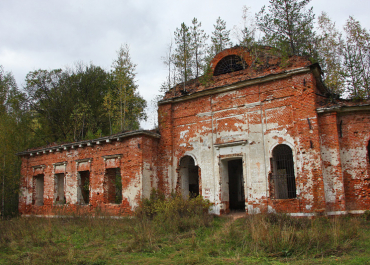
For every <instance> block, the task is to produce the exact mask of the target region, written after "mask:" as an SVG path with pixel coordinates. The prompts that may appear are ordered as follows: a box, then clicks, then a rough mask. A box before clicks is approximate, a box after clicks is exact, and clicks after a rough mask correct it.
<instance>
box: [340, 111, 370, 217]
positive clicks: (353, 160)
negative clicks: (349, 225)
mask: <svg viewBox="0 0 370 265" xmlns="http://www.w3.org/2000/svg"><path fill="white" fill-rule="evenodd" d="M340 122H342V126H341V127H342V137H341V138H340V139H339V142H340V155H341V164H342V171H343V178H344V190H345V196H346V207H347V210H368V209H370V172H369V162H368V157H367V155H368V154H367V146H368V143H369V139H370V111H354V112H350V113H341V114H340V115H339V117H338V124H340ZM338 126H339V125H338Z"/></svg>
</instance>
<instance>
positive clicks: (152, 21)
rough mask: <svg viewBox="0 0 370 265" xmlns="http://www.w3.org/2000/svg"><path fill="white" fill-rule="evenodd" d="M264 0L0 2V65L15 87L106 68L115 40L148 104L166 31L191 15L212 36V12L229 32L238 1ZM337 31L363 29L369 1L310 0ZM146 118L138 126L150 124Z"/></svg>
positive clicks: (160, 70) (256, 5)
mask: <svg viewBox="0 0 370 265" xmlns="http://www.w3.org/2000/svg"><path fill="white" fill-rule="evenodd" d="M268 2H269V1H268V0H259V1H252V0H244V1H241V0H229V1H225V0H222V1H221V0H186V1H185V0H177V1H171V0H156V1H153V0H104V1H102V0H101V1H98V0H58V1H56V0H43V1H41V0H33V1H30V0H22V1H21V0H1V1H0V65H2V66H3V67H4V69H5V71H7V72H12V73H13V75H14V77H15V78H16V81H17V84H18V86H19V87H22V86H23V85H24V79H25V76H26V75H27V73H28V72H30V71H34V70H38V69H46V70H51V69H57V68H65V67H68V66H73V65H74V64H75V63H77V62H84V63H85V64H89V63H93V64H94V65H97V66H100V67H102V68H104V69H106V70H110V67H111V64H112V61H113V60H114V59H115V58H116V52H117V50H118V49H119V48H120V46H121V44H123V43H127V44H129V46H130V51H131V57H132V60H133V62H134V63H135V64H137V68H136V72H137V82H138V85H139V92H140V94H141V95H142V96H143V97H144V98H145V99H146V100H147V101H148V105H149V104H150V101H151V100H152V99H153V98H154V96H155V95H156V94H158V89H159V87H160V84H161V83H162V81H163V80H164V79H165V76H166V70H165V67H164V65H163V63H162V60H161V56H164V55H165V52H166V49H167V46H168V44H169V42H170V38H171V36H172V33H173V32H174V31H175V29H176V27H179V26H180V24H181V23H182V22H185V24H187V25H190V24H191V20H192V18H194V17H196V18H197V19H198V21H200V22H201V23H202V27H203V28H204V30H205V31H206V32H207V33H208V34H211V32H212V31H213V24H214V23H215V21H216V19H217V17H219V16H220V17H221V18H222V19H224V20H225V21H226V23H227V27H228V29H232V28H233V27H234V26H235V25H240V23H241V20H242V19H241V16H242V9H243V6H247V7H250V11H251V13H252V14H254V13H256V12H258V11H259V10H260V9H261V7H262V6H263V5H268ZM310 6H313V8H314V13H315V14H316V16H318V15H319V14H320V13H321V12H322V11H325V12H327V13H328V15H329V17H330V18H332V20H333V21H335V22H336V24H337V27H338V28H342V27H343V25H344V23H345V21H346V20H347V18H348V16H354V17H355V18H356V19H357V20H359V21H360V22H361V25H362V27H366V28H367V29H369V28H370V16H369V10H370V1H369V0H351V1H349V0H312V1H311V3H310ZM152 126H153V118H149V119H148V121H147V122H143V123H142V127H144V128H145V129H150V128H151V127H152Z"/></svg>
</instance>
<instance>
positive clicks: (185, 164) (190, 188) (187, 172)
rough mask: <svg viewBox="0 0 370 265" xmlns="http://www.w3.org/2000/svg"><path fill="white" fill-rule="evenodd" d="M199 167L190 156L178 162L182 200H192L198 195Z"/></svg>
mask: <svg viewBox="0 0 370 265" xmlns="http://www.w3.org/2000/svg"><path fill="white" fill-rule="evenodd" d="M198 171H199V167H198V166H196V165H195V161H194V159H193V158H192V157H191V156H184V157H183V158H181V160H180V171H179V173H180V183H181V193H182V194H183V196H184V198H187V197H190V198H194V197H197V196H198V195H199V174H198Z"/></svg>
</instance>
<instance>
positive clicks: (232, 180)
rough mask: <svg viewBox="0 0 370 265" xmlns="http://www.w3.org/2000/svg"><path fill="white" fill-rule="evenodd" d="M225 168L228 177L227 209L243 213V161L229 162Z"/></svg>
mask: <svg viewBox="0 0 370 265" xmlns="http://www.w3.org/2000/svg"><path fill="white" fill-rule="evenodd" d="M227 168H228V177H229V209H230V210H237V211H239V210H241V211H245V195H244V180H243V160H242V159H235V160H229V161H228V162H227Z"/></svg>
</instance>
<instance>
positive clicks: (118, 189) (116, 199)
mask: <svg viewBox="0 0 370 265" xmlns="http://www.w3.org/2000/svg"><path fill="white" fill-rule="evenodd" d="M104 182H105V185H104V188H105V189H104V192H105V194H106V196H107V201H108V203H115V204H121V203H122V177H121V170H120V168H109V169H106V171H105V179H104Z"/></svg>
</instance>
